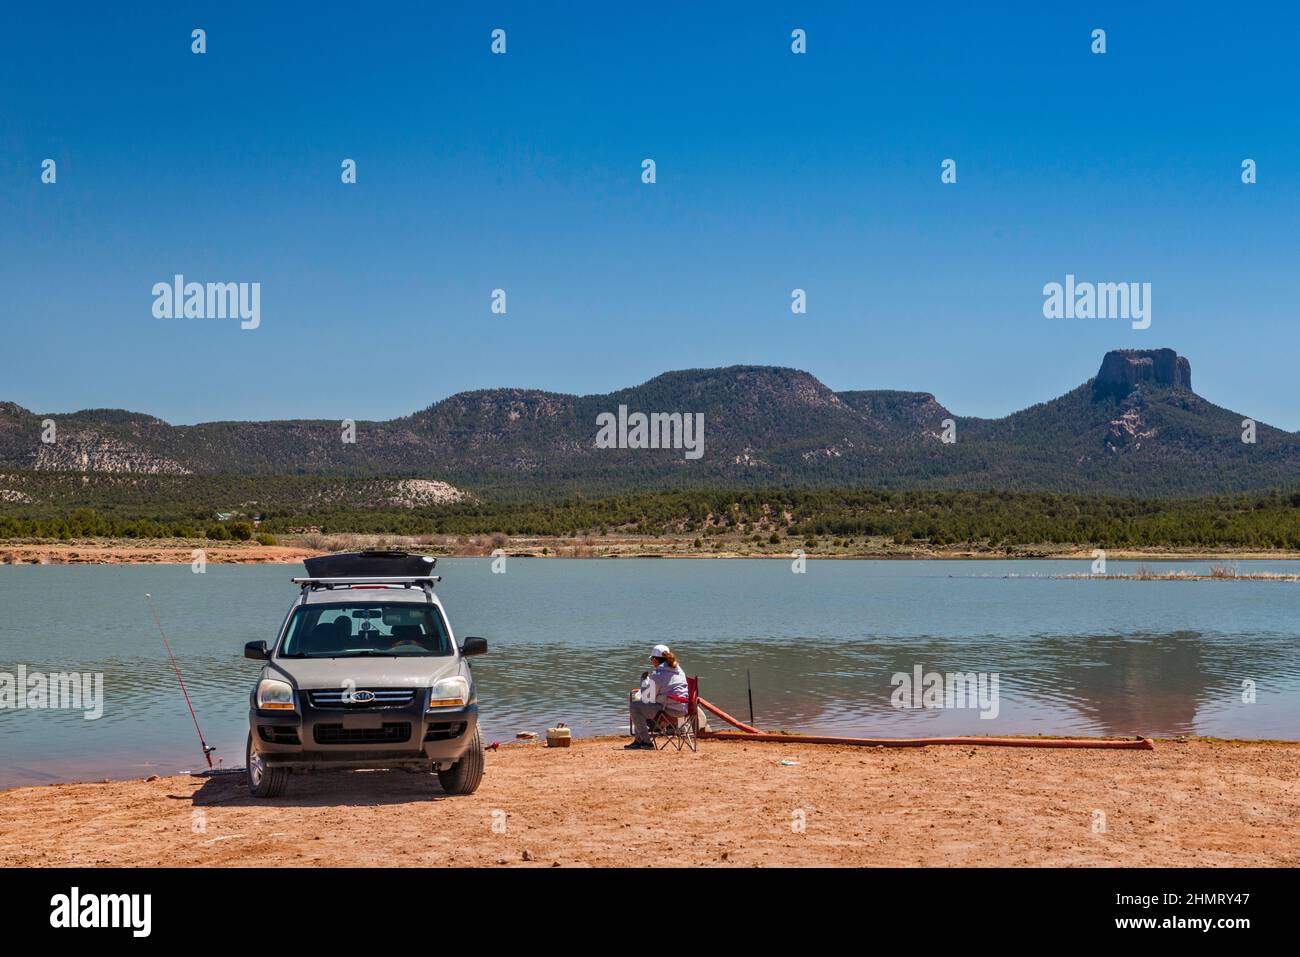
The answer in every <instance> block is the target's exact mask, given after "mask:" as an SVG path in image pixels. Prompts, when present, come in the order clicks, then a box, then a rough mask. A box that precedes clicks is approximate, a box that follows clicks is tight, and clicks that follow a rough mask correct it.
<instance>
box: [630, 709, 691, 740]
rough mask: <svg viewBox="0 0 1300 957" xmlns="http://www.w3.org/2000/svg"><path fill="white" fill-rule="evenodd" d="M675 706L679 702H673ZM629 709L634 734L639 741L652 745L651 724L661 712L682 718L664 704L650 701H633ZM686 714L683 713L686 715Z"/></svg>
mask: <svg viewBox="0 0 1300 957" xmlns="http://www.w3.org/2000/svg"><path fill="white" fill-rule="evenodd" d="M673 704H674V705H676V704H677V702H673ZM628 708H629V710H630V711H631V713H632V733H633V734H634V735H635V737H636V739H637V740H638V741H641V742H643V743H645V744H649V743H650V722H651V721H652V720H653V719H654V716H655V715H657V714H658V713H659V712H660V711H666V712H668V714H671V715H673V716H674V717H681V715H680V714H677V713H676V712H675V710H674V709H673V708H668V707H665V706H664V705H663V704H662V703H657V702H650V701H632V702H629V704H628ZM685 713H686V712H684V711H683V712H682V714H685Z"/></svg>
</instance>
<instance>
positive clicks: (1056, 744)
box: [697, 698, 1156, 751]
mask: <svg viewBox="0 0 1300 957" xmlns="http://www.w3.org/2000/svg"><path fill="white" fill-rule="evenodd" d="M697 700H698V702H699V705H700V707H701V708H703V709H704V710H706V711H708V712H710V713H712V714H715V715H717V716H718V717H719V718H721V719H722V720H723V721H725V722H727V723H728V724H732V725H735V726H736V727H737V728H740V729H741V731H744V732H746V733H745V734H737V733H736V732H735V731H701V732H700V737H701V738H709V739H711V740H714V741H776V742H780V743H783V744H846V745H857V746H859V747H868V748H871V747H874V748H924V747H926V746H927V745H932V744H936V745H938V744H959V745H960V744H970V745H979V746H984V747H998V748H1103V749H1109V750H1118V751H1154V750H1155V747H1156V746H1155V744H1154V743H1153V742H1152V741H1151V739H1150V738H1134V739H1130V740H1126V741H1120V740H1115V739H1106V738H985V737H979V736H972V737H957V738H838V737H828V736H825V735H811V734H765V733H763V732H762V731H759V730H758V729H757V728H752V727H750V726H749V725H747V724H745V723H744V722H743V721H737V720H736V719H735V718H733V717H732V716H731V715H729V714H727V712H725V711H723V710H722V709H721V708H718V707H715V706H714V705H712V704H710V703H709V702H707V701H705V700H704V699H703V698H698V699H697Z"/></svg>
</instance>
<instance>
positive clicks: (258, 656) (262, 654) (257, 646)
mask: <svg viewBox="0 0 1300 957" xmlns="http://www.w3.org/2000/svg"><path fill="white" fill-rule="evenodd" d="M244 657H245V658H252V659H253V660H254V661H266V660H267V659H268V658H270V657H271V652H269V651H268V650H267V648H266V642H264V641H250V642H249V643H248V644H246V645H244Z"/></svg>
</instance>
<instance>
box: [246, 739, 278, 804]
mask: <svg viewBox="0 0 1300 957" xmlns="http://www.w3.org/2000/svg"><path fill="white" fill-rule="evenodd" d="M244 768H245V769H246V771H245V775H246V779H247V781H248V793H249V794H251V795H253V797H255V798H273V797H279V796H280V795H281V794H283V793H284V789H285V786H286V785H287V784H288V783H289V769H288V768H273V767H268V766H267V764H266V762H265V761H264V760H262V756H261V755H260V754H258V753H257V752H256V751H254V750H253V735H252V732H249V735H248V744H247V745H245V747H244Z"/></svg>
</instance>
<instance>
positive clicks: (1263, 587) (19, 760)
mask: <svg viewBox="0 0 1300 957" xmlns="http://www.w3.org/2000/svg"><path fill="white" fill-rule="evenodd" d="M1111 565H1112V566H1118V567H1120V568H1124V567H1125V563H1117V562H1112V563H1111ZM1087 567H1088V563H1087V562H1015V563H1012V562H904V561H895V562H869V561H861V562H859V561H811V562H809V563H808V570H807V573H806V574H803V575H795V574H792V573H791V572H790V565H789V563H788V562H783V561H770V560H769V561H763V560H754V561H737V560H717V559H712V560H710V559H700V560H649V559H647V560H618V561H575V560H560V559H531V560H530V559H510V560H509V563H508V571H507V573H506V574H504V575H494V574H492V573H491V572H490V563H489V561H488V560H486V559H443V560H442V561H440V563H439V570H440V571H442V572H443V575H444V581H443V583H442V585H440V586H439V591H440V593H441V595H442V598H443V601H444V602H445V604H446V606H447V609H448V614H449V617H450V619H451V622H452V625H453V627H454V628H455V630H456V633H457V635H458V636H459V637H460V638H464V637H465V636H468V635H483V636H485V637H487V638H488V639H489V642H490V649H491V650H490V652H489V654H488V655H487V656H486V657H484V658H481V659H477V660H476V663H475V665H474V668H475V674H476V678H477V682H478V686H479V697H480V705H481V707H482V720H483V724H484V734H485V738H486V739H487V740H489V741H491V740H509V739H511V738H513V737H514V735H515V733H516V732H517V731H524V730H531V731H541V730H542V729H544V728H545V727H546V726H548V725H554V724H555V723H557V722H559V721H564V722H566V723H567V724H569V725H570V726H571V727H573V728H574V729H575V732H576V733H578V734H593V733H608V732H616V731H620V730H622V729H624V728H625V727H626V712H625V709H626V705H625V702H626V698H627V692H628V690H629V689H630V688H631V687H633V686H634V685H635V684H636V682H637V679H638V678H639V676H640V673H641V671H642V670H643V669H644V668H645V667H646V666H647V664H648V662H647V660H646V657H645V656H646V654H647V652H648V650H649V648H650V646H651V645H653V644H654V643H656V642H660V641H663V642H666V643H667V644H669V645H671V646H672V647H673V648H674V649H675V650H677V651H678V652H679V654H680V655H681V657H682V660H683V664H684V665H685V667H686V669H687V671H688V672H689V673H691V674H699V675H700V676H701V682H702V685H701V686H702V693H703V694H704V695H705V697H707V698H709V699H711V700H713V701H714V702H715V703H717V704H719V705H720V706H722V707H724V708H726V709H727V710H730V711H731V712H732V713H733V714H735V715H737V716H738V717H742V718H747V717H748V705H747V700H746V671H747V670H748V671H749V673H750V674H751V675H752V683H753V690H754V708H755V719H756V721H757V723H758V724H759V725H760V726H762V727H764V728H771V729H786V730H798V731H810V732H811V731H818V732H825V733H843V734H861V735H891V736H892V735H928V734H954V733H971V734H1013V733H1044V734H1136V733H1144V734H1149V735H1173V734H1209V735H1219V736H1224V737H1260V738H1264V737H1268V738H1286V739H1295V738H1300V645H1298V644H1297V641H1296V638H1297V631H1296V628H1295V627H1294V625H1293V622H1294V621H1295V620H1296V615H1295V609H1296V607H1297V601H1298V600H1300V584H1295V583H1284V582H1231V581H1211V582H1178V581H1087V580H1065V581H1062V580H1054V579H1053V578H1052V577H1051V576H1052V575H1055V574H1060V573H1062V572H1078V571H1080V570H1084V571H1086V570H1087ZM1166 567H1169V568H1184V569H1188V570H1192V571H1196V570H1201V569H1204V568H1206V567H1207V564H1206V563H1194V562H1187V563H1166V564H1161V565H1159V566H1158V567H1157V569H1156V570H1158V571H1159V570H1163V569H1164V568H1166ZM1241 569H1242V571H1243V572H1244V571H1250V570H1255V569H1259V570H1269V571H1296V570H1300V563H1295V562H1267V563H1266V562H1257V563H1249V562H1248V563H1241ZM299 573H300V569H299V568H298V567H297V566H269V567H268V566H221V565H210V566H208V571H207V573H206V574H205V575H194V574H192V573H191V572H190V571H189V568H188V566H180V567H165V566H43V567H35V566H5V567H0V607H3V608H4V609H5V614H4V615H3V616H2V617H0V671H13V670H14V668H15V667H16V666H17V665H18V664H20V663H22V664H26V665H27V666H28V667H29V668H31V669H33V670H41V671H46V672H56V671H102V672H104V674H105V697H106V707H105V713H104V717H103V718H102V719H100V720H98V721H85V720H83V719H82V718H81V717H80V715H78V714H74V713H67V712H57V711H40V712H35V711H16V712H15V711H0V786H3V785H7V784H15V783H22V782H34V781H39V780H60V779H68V778H79V777H94V776H129V775H133V774H138V773H144V772H145V771H147V770H148V769H151V768H157V769H159V770H160V771H168V770H175V769H177V768H184V767H194V766H197V765H198V763H199V760H200V759H199V752H198V745H197V739H196V737H195V735H194V728H193V724H192V723H191V721H190V717H189V713H188V711H187V710H186V708H185V702H184V699H183V698H182V697H181V694H180V691H179V689H178V688H177V685H176V678H175V674H174V673H173V672H172V670H171V666H170V664H169V663H168V661H167V659H166V656H165V655H164V653H163V649H162V643H161V640H160V639H159V637H158V633H157V629H156V627H155V626H154V623H153V619H152V618H151V617H150V615H149V611H148V607H147V605H146V604H145V599H144V593H145V592H152V593H153V595H154V601H155V603H156V605H157V607H158V613H159V615H160V616H161V618H162V621H163V625H164V627H166V629H167V632H168V636H169V638H170V639H171V642H172V647H173V650H174V651H175V653H176V655H177V658H178V659H179V660H180V663H181V667H182V671H183V673H184V676H185V680H186V684H187V686H188V687H189V690H190V694H191V696H192V697H193V699H194V704H195V708H196V709H197V711H198V714H199V720H200V722H201V724H202V725H203V728H204V731H205V733H206V734H207V736H208V739H209V741H210V743H213V744H215V745H217V747H218V749H219V753H221V754H222V755H224V756H225V759H226V761H227V762H228V763H230V764H241V763H242V761H243V745H244V736H245V733H246V730H247V702H248V693H249V690H250V689H251V687H252V683H253V680H254V677H255V676H256V674H257V671H258V666H257V663H255V662H252V661H248V660H246V659H244V658H243V657H242V650H243V644H244V642H245V641H252V640H256V639H260V638H266V639H268V640H269V639H271V638H273V637H274V634H275V631H276V629H277V628H278V626H279V624H280V622H281V621H282V620H283V617H284V613H285V611H286V610H287V608H288V606H289V603H290V602H291V601H292V600H293V597H294V595H295V590H294V588H293V586H292V585H290V584H289V581H288V579H289V578H290V577H291V576H292V575H294V574H299ZM918 664H919V665H921V666H922V668H923V669H924V671H926V672H929V671H938V672H956V671H960V672H997V673H998V675H999V691H1000V702H999V704H1000V707H999V714H998V717H997V718H996V719H994V720H986V719H981V718H980V717H979V715H978V712H977V711H974V710H938V711H936V710H920V711H912V710H908V711H903V710H896V709H894V708H893V707H892V706H891V704H890V695H891V692H892V691H893V686H892V685H891V682H890V678H891V676H892V675H893V674H894V673H896V672H901V673H907V674H911V672H912V669H913V667H914V666H915V665H918ZM1246 679H1249V680H1252V681H1254V682H1255V683H1256V688H1257V701H1256V702H1255V703H1254V704H1247V703H1245V702H1243V700H1242V682H1243V680H1246Z"/></svg>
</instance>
